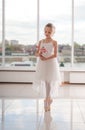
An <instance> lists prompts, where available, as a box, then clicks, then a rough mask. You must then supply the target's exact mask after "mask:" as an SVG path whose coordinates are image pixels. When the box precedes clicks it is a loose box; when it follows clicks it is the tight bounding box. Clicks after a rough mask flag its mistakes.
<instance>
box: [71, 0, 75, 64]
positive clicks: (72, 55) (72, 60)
mask: <svg viewBox="0 0 85 130" xmlns="http://www.w3.org/2000/svg"><path fill="white" fill-rule="evenodd" d="M71 40H72V41H71V43H72V49H71V50H72V52H71V66H73V62H74V0H72V38H71Z"/></svg>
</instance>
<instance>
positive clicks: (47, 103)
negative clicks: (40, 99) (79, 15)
mask: <svg viewBox="0 0 85 130" xmlns="http://www.w3.org/2000/svg"><path fill="white" fill-rule="evenodd" d="M45 84H46V85H45V86H46V99H45V101H44V104H45V106H44V107H45V110H46V111H50V104H51V103H52V99H51V93H50V92H51V85H50V83H49V82H47V81H46V82H45Z"/></svg>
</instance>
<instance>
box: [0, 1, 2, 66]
mask: <svg viewBox="0 0 85 130" xmlns="http://www.w3.org/2000/svg"><path fill="white" fill-rule="evenodd" d="M1 64H2V0H0V65H1Z"/></svg>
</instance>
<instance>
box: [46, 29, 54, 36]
mask: <svg viewBox="0 0 85 130" xmlns="http://www.w3.org/2000/svg"><path fill="white" fill-rule="evenodd" d="M53 33H54V31H53V29H52V28H50V27H45V29H44V34H45V36H46V38H51V37H52V35H53Z"/></svg>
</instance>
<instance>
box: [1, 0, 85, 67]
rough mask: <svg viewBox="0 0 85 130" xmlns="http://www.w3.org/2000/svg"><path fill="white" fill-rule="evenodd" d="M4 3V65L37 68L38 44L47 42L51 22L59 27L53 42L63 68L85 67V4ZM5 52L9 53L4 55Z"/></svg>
mask: <svg viewBox="0 0 85 130" xmlns="http://www.w3.org/2000/svg"><path fill="white" fill-rule="evenodd" d="M3 1H4V2H5V6H4V8H5V13H2V10H3V9H2V7H3V6H2V0H0V34H1V35H0V64H1V63H2V62H3V61H5V65H7V66H11V65H15V64H16V65H26V66H28V65H29V66H30V65H31V66H35V65H36V61H37V60H36V57H35V55H34V54H35V49H36V42H37V41H38V39H39V40H40V39H42V38H44V26H45V25H46V24H47V23H49V22H51V23H53V24H54V25H55V27H56V33H55V35H54V37H53V38H54V39H55V40H57V42H58V61H59V63H60V65H61V66H63V65H64V66H71V65H75V66H84V67H85V36H84V34H85V13H84V12H85V11H84V10H85V0H59V1H57V0H3ZM2 14H3V15H4V17H5V19H4V23H5V24H4V25H5V28H4V29H5V30H4V33H5V35H4V36H5V38H4V42H3V48H2V32H3V27H2ZM72 32H73V33H72ZM2 50H5V53H3V55H2ZM4 54H5V56H4ZM2 59H3V60H2ZM73 62H74V63H73ZM17 63H18V64H17Z"/></svg>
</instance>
